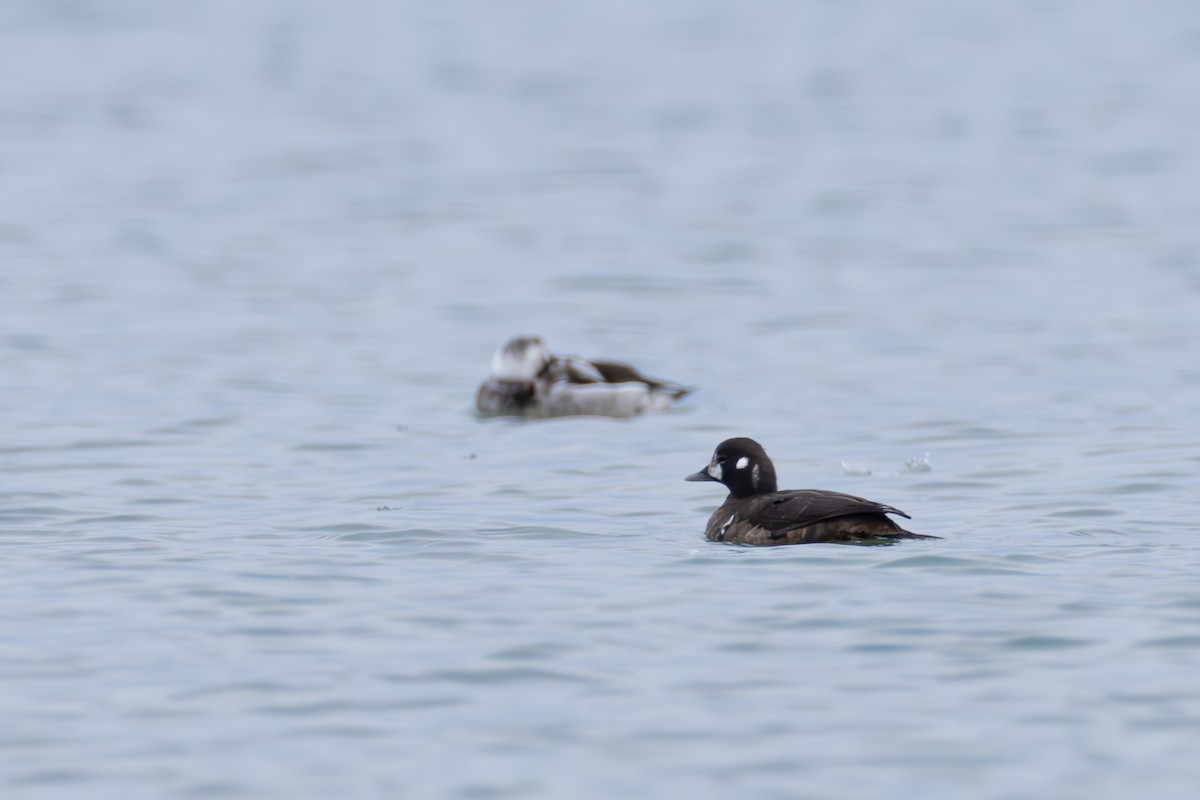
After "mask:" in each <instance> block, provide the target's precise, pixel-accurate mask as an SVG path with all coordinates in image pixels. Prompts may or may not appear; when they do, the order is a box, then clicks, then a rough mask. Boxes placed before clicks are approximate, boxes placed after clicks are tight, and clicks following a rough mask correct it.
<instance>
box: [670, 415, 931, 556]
mask: <svg viewBox="0 0 1200 800" xmlns="http://www.w3.org/2000/svg"><path fill="white" fill-rule="evenodd" d="M685 480H689V481H716V482H717V483H721V484H724V485H725V487H726V488H727V489H729V496H728V497H726V498H725V502H724V503H722V504H721V506H720V507H719V508H718V509H717V510H716V511H714V512H713V514H712V516H711V517H709V519H708V527H707V528H706V529H705V536H706V537H707V538H708V540H709V541H710V542H731V543H733V544H749V545H768V546H769V545H779V544H808V543H811V542H842V543H847V544H891V543H892V542H894V541H896V540H898V539H938V538H941V537H938V536H926V535H924V534H920V533H913V532H912V531H906V530H904V528H901V527H900V526H899V525H897V524H896V523H895V522H893V521H892V519H891V518H890V517H888V516H887V515H888V514H896V515H897V516H901V517H904V518H905V519H909V516H908V514H905V513H904V512H903V511H901V510H900V509H898V508H892V507H891V506H885V505H883V504H882V503H876V502H874V501H871V500H865V499H863V498H861V497H855V496H854V495H850V494H842V493H841V492H829V491H825V490H823V489H789V490H786V491H782V492H781V491H779V487H778V484H777V483H776V480H775V465H774V464H772V463H771V459H770V458H768V457H767V453H766V451H765V450H763V448H762V445H760V444H759V443H758V442H756V441H754V440H753V439H747V438H744V437H743V438H737V439H726V440H725V441H723V442H721V444H719V445H717V449H716V452H714V453H713V457H712V461H710V462H709V464H708V466H707V467H705V468H704V469H702V470H700V471H699V472H697V473H695V474H694V475H688V476H687V478H685Z"/></svg>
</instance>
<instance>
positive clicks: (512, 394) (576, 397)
mask: <svg viewBox="0 0 1200 800" xmlns="http://www.w3.org/2000/svg"><path fill="white" fill-rule="evenodd" d="M689 391H690V390H689V389H687V388H684V387H683V386H679V385H678V384H674V383H670V382H668V381H660V380H655V379H654V378H647V377H646V376H645V375H643V374H641V373H640V372H638V371H637V370H636V369H634V368H633V367H631V366H629V365H628V364H618V363H615V362H611V361H589V360H586V359H583V358H577V357H575V356H556V355H553V354H551V352H550V351H549V350H548V349H547V348H546V345H545V343H544V342H543V341H542V340H541V338H539V337H537V336H518V337H516V338H514V339H509V340H508V341H507V342H505V343H504V344H502V345H500V347H499V348H497V350H496V352H495V354H494V355H493V356H492V370H491V375H490V376H489V377H488V379H487V380H486V381H484V382H483V383H482V384H480V386H479V391H478V392H477V393H476V394H475V407H476V408H477V409H479V411H480V412H481V413H483V414H524V415H526V416H531V417H562V416H569V415H573V414H590V415H597V416H606V417H632V416H635V415H637V414H641V413H642V412H644V411H661V410H662V409H665V408H667V407H668V406H670V405H671V404H673V403H674V402H676V401H677V400H679V399H680V398H681V397H683V396H684V395H685V394H687V393H688V392H689Z"/></svg>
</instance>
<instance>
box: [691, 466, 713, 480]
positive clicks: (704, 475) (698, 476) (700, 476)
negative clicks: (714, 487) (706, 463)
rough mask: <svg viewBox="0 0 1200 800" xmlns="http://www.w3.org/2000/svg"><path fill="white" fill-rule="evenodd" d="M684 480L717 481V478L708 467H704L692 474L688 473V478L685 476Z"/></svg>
mask: <svg viewBox="0 0 1200 800" xmlns="http://www.w3.org/2000/svg"><path fill="white" fill-rule="evenodd" d="M684 480H685V481H715V480H716V478H714V477H713V476H712V475H709V474H708V467H705V468H704V469H702V470H700V471H699V472H693V473H692V474H691V475H688V476H687V477H686V478H684Z"/></svg>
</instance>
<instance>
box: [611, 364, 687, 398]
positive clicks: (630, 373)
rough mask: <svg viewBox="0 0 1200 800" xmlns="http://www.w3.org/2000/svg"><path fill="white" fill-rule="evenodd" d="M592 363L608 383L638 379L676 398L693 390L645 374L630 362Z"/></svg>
mask: <svg viewBox="0 0 1200 800" xmlns="http://www.w3.org/2000/svg"><path fill="white" fill-rule="evenodd" d="M590 364H591V365H592V366H593V367H595V368H596V371H597V372H599V373H600V374H601V375H602V376H603V377H604V380H605V381H607V382H608V383H627V382H630V381H637V382H638V383H644V384H646V385H647V386H649V387H650V388H651V389H659V390H661V391H663V392H667V393H668V394H670V395H671V396H672V397H675V398H679V397H683V396H684V395H685V394H687V393H688V392H690V391H691V389H690V388H688V387H686V386H681V385H679V384H678V383H672V382H671V381H662V380H658V379H657V378H651V377H648V376H646V375H643V374H642V373H641V372H638V370H637V369H636V368H635V367H633V366H631V365H629V364H622V363H620V362H617V361H592V362H590Z"/></svg>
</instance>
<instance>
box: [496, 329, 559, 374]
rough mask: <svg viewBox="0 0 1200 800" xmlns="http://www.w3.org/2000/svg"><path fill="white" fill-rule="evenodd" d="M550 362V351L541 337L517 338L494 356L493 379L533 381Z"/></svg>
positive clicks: (498, 350) (505, 344) (502, 346)
mask: <svg viewBox="0 0 1200 800" xmlns="http://www.w3.org/2000/svg"><path fill="white" fill-rule="evenodd" d="M549 362H550V351H549V350H547V349H546V344H545V342H543V341H542V339H541V337H540V336H517V337H514V338H512V339H509V340H508V341H507V342H505V343H504V344H502V345H500V346H499V347H497V348H496V352H495V353H494V354H492V377H493V378H496V379H497V380H502V381H531V380H533V379H534V378H536V377H537V376H538V375H539V374H540V373H541V371H542V370H543V369H544V368H545V367H546V364H548V363H549Z"/></svg>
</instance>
